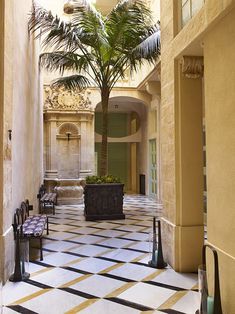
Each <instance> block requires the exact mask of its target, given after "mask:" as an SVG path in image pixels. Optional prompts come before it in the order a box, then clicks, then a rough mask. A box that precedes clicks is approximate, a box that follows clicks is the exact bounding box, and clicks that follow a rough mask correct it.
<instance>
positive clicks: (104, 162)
mask: <svg viewBox="0 0 235 314" xmlns="http://www.w3.org/2000/svg"><path fill="white" fill-rule="evenodd" d="M109 94H110V92H109V90H108V89H106V88H104V89H103V90H102V91H101V104H102V143H101V156H100V175H101V176H105V175H107V174H108V105H109Z"/></svg>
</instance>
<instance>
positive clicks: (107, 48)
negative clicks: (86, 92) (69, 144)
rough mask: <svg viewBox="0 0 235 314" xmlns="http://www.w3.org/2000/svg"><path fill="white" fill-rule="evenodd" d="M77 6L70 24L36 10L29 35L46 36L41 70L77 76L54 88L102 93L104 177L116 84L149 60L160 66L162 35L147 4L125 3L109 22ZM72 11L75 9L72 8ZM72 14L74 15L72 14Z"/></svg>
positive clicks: (140, 0) (76, 2) (78, 3)
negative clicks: (89, 88)
mask: <svg viewBox="0 0 235 314" xmlns="http://www.w3.org/2000/svg"><path fill="white" fill-rule="evenodd" d="M83 3H84V5H83V6H81V1H79V0H74V1H73V8H72V18H71V20H70V21H69V22H65V21H63V20H61V19H60V18H59V17H58V16H53V15H52V13H51V12H50V11H47V10H45V9H44V8H42V7H39V6H37V5H35V4H34V5H33V10H32V13H31V16H30V20H29V30H30V32H31V33H35V35H36V36H35V37H36V38H39V37H41V36H42V38H43V40H42V45H43V48H46V49H49V51H50V52H45V53H42V54H41V55H40V65H41V67H43V68H45V69H47V70H48V71H56V70H57V71H59V72H60V74H61V75H63V73H64V71H65V70H69V71H72V72H73V73H74V74H73V75H71V76H61V77H60V78H58V79H56V80H55V81H54V82H53V85H54V86H61V85H63V86H65V87H66V88H68V89H76V88H80V89H82V88H86V87H87V86H89V85H90V84H94V85H95V86H97V87H98V88H99V90H100V93H101V105H102V145H101V157H100V175H106V174H107V170H108V169H107V165H108V162H107V161H108V156H107V138H108V105H109V96H110V92H111V90H112V88H113V87H114V85H115V83H116V82H117V81H118V80H119V79H120V78H124V77H125V73H126V70H127V69H129V70H130V73H131V74H132V73H133V72H135V71H137V70H139V69H140V67H141V65H142V64H143V61H144V60H147V61H148V62H149V63H154V62H155V61H156V58H157V57H158V55H159V54H160V30H159V26H157V25H155V24H154V23H153V21H152V18H151V11H150V10H149V9H148V8H147V6H146V5H145V4H144V1H143V0H121V1H119V2H118V4H117V5H116V6H115V7H114V8H113V9H112V10H111V12H110V13H109V14H108V15H107V16H102V15H101V13H99V12H98V11H97V10H96V9H95V7H94V6H92V5H91V4H89V2H88V1H87V0H83ZM70 9H71V8H70ZM70 13H71V12H70Z"/></svg>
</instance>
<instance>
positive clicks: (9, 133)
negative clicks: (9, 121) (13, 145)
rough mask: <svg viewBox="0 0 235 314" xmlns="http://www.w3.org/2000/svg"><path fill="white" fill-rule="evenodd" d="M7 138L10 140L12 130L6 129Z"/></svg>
mask: <svg viewBox="0 0 235 314" xmlns="http://www.w3.org/2000/svg"><path fill="white" fill-rule="evenodd" d="M8 138H9V141H11V138H12V130H8Z"/></svg>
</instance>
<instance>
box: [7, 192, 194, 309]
mask: <svg viewBox="0 0 235 314" xmlns="http://www.w3.org/2000/svg"><path fill="white" fill-rule="evenodd" d="M124 208H125V214H126V219H125V220H116V221H97V222H86V221H85V220H84V216H83V205H79V206H75V205H66V206H58V207H57V208H56V215H55V216H50V234H49V236H47V237H46V239H45V240H44V244H43V247H44V260H43V261H42V262H40V261H39V260H36V261H35V262H31V263H30V264H29V271H30V274H31V276H30V279H29V280H28V281H26V282H19V283H12V282H8V283H7V284H6V285H5V286H4V289H3V304H4V305H5V307H4V309H3V313H7V314H8V313H9V314H11V313H12V314H13V313H24V314H35V313H39V314H63V313H66V314H74V313H81V314H115V313H117V314H140V313H146V314H147V313H148V314H150V313H172V314H173V313H186V314H194V313H195V311H196V310H197V309H198V308H199V294H198V292H197V275H196V274H179V273H176V272H174V271H173V270H172V269H171V268H170V267H168V268H167V269H164V270H158V269H155V268H151V267H149V266H148V261H149V259H150V257H151V255H150V253H149V252H150V250H151V245H150V244H149V243H150V242H149V238H150V236H149V234H150V233H151V231H152V215H153V214H154V215H158V216H160V215H161V207H160V206H159V205H157V204H156V203H155V202H154V201H152V200H150V199H149V198H147V197H145V196H138V195H130V196H125V201H124Z"/></svg>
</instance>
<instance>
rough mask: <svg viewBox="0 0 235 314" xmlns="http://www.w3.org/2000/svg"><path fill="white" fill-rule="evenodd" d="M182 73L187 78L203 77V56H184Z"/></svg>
mask: <svg viewBox="0 0 235 314" xmlns="http://www.w3.org/2000/svg"><path fill="white" fill-rule="evenodd" d="M180 63H181V65H182V73H183V75H184V76H185V77H187V78H191V79H196V78H200V77H202V76H203V72H204V63H203V57H201V56H183V57H182V59H181V62H180Z"/></svg>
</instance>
